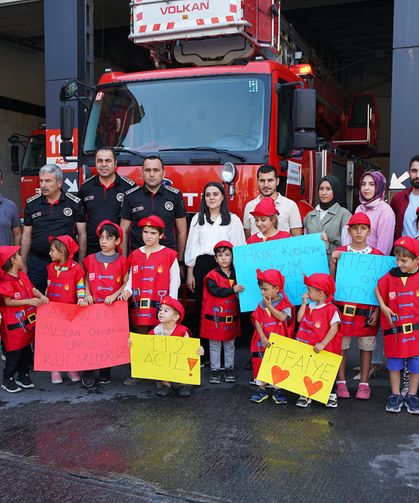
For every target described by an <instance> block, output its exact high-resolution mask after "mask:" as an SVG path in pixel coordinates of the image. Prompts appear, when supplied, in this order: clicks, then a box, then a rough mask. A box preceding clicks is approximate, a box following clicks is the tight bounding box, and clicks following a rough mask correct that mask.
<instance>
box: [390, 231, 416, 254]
mask: <svg viewBox="0 0 419 503" xmlns="http://www.w3.org/2000/svg"><path fill="white" fill-rule="evenodd" d="M396 246H400V247H402V248H405V249H406V250H409V251H410V253H413V255H415V256H416V257H418V256H419V240H418V239H413V238H411V237H410V236H403V237H401V238H399V239H396V241H395V242H394V248H396Z"/></svg>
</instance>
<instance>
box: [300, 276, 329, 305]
mask: <svg viewBox="0 0 419 503" xmlns="http://www.w3.org/2000/svg"><path fill="white" fill-rule="evenodd" d="M304 284H305V285H307V286H312V287H313V288H317V289H318V290H321V291H322V292H323V293H324V294H326V296H327V299H326V300H327V301H329V302H330V301H331V300H333V295H334V294H335V291H336V286H335V280H334V279H333V278H332V276H330V275H329V274H325V273H323V272H316V273H315V274H312V275H311V276H306V275H304Z"/></svg>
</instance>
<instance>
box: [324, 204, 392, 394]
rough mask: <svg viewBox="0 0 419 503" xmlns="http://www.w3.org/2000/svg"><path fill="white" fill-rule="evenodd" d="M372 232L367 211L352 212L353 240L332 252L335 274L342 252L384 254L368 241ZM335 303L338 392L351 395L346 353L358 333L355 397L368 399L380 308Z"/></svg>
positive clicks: (350, 229) (333, 274)
mask: <svg viewBox="0 0 419 503" xmlns="http://www.w3.org/2000/svg"><path fill="white" fill-rule="evenodd" d="M370 232H371V222H370V219H369V217H368V215H367V214H366V213H355V214H354V215H352V217H351V218H350V219H349V222H348V234H349V236H350V238H351V243H350V244H348V245H346V246H341V247H339V248H337V249H336V250H335V251H334V252H333V253H332V259H331V264H330V272H331V274H332V276H333V277H336V268H337V265H338V260H339V257H340V256H341V254H342V252H349V253H367V254H370V253H371V254H373V255H382V253H381V252H380V250H378V249H377V248H373V247H372V246H370V245H368V244H367V237H368V236H369V234H370ZM354 272H355V271H354ZM336 305H337V307H338V309H339V311H340V312H341V323H342V324H341V327H342V355H343V359H342V363H341V365H340V368H339V372H338V380H337V381H336V394H337V396H338V398H349V396H350V394H349V390H348V387H347V386H346V380H345V368H346V353H347V351H348V349H349V348H350V345H351V341H352V337H356V338H357V341H358V348H359V351H360V366H361V380H360V383H359V386H358V390H357V392H356V395H355V398H357V399H359V400H369V399H370V397H371V388H370V385H369V383H368V380H369V374H370V367H371V359H372V352H373V351H374V349H375V348H376V345H377V343H376V335H377V331H378V317H379V313H380V310H379V309H378V308H376V307H374V306H368V305H366V304H345V303H344V302H336Z"/></svg>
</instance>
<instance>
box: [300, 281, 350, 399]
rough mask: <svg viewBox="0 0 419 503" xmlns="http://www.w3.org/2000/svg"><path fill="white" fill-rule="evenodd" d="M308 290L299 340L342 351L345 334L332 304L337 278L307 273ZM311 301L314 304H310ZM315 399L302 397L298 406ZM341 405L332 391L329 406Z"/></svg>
mask: <svg viewBox="0 0 419 503" xmlns="http://www.w3.org/2000/svg"><path fill="white" fill-rule="evenodd" d="M304 284H305V285H307V288H308V292H306V293H305V294H304V295H303V299H302V303H301V306H300V309H299V310H298V313H297V322H298V323H299V324H300V325H299V327H298V331H297V334H296V336H295V338H296V340H297V341H301V342H304V343H306V344H310V345H311V346H314V351H316V353H319V352H320V351H322V350H323V349H324V350H326V351H330V352H331V353H336V354H338V355H340V354H341V347H342V335H341V333H340V330H339V324H340V316H339V310H338V308H337V307H336V306H335V305H334V304H333V303H332V301H333V295H334V293H335V281H334V279H333V278H332V276H329V275H328V274H324V273H316V274H312V275H311V276H308V277H307V276H304ZM309 301H310V303H309ZM310 403H311V398H308V397H306V396H300V398H299V399H298V401H297V404H296V405H297V407H308V406H309V405H310ZM337 406H338V402H337V396H336V393H331V394H330V397H329V400H328V402H327V404H326V407H333V408H336V407H337Z"/></svg>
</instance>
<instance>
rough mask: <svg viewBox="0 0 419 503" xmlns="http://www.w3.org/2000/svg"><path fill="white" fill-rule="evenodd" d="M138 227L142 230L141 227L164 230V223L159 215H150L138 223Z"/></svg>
mask: <svg viewBox="0 0 419 503" xmlns="http://www.w3.org/2000/svg"><path fill="white" fill-rule="evenodd" d="M138 227H140V228H141V227H160V228H161V229H164V222H163V220H162V219H161V218H160V217H158V216H157V215H150V216H148V217H144V218H142V219H141V220H140V221H139V222H138Z"/></svg>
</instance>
